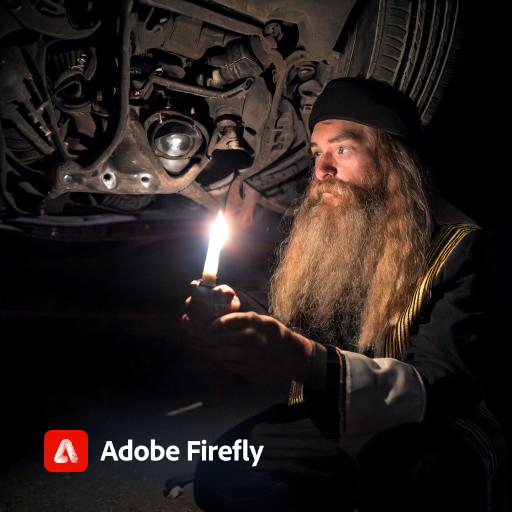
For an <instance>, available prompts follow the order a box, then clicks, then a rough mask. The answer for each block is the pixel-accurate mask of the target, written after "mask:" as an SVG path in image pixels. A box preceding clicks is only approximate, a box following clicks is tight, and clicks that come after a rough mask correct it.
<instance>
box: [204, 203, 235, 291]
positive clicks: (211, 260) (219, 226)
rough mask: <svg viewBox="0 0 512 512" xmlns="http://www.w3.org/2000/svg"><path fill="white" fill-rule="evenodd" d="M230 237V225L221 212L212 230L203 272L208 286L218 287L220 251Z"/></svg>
mask: <svg viewBox="0 0 512 512" xmlns="http://www.w3.org/2000/svg"><path fill="white" fill-rule="evenodd" d="M228 235H229V230H228V224H227V222H226V219H225V218H224V215H223V214H222V210H221V211H219V213H218V215H217V218H216V219H215V221H214V222H213V224H212V227H211V228H210V243H209V244H208V252H207V253H206V261H205V262H204V270H203V282H204V284H206V285H210V286H215V285H216V280H217V271H218V269H219V256H220V251H221V250H222V247H223V246H224V244H225V243H226V240H227V239H228Z"/></svg>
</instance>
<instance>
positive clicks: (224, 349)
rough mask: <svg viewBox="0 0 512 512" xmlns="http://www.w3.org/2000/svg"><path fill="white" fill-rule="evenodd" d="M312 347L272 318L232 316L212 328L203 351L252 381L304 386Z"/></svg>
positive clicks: (238, 314) (202, 348) (253, 314)
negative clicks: (290, 382) (297, 383)
mask: <svg viewBox="0 0 512 512" xmlns="http://www.w3.org/2000/svg"><path fill="white" fill-rule="evenodd" d="M313 343H314V342H313V341H311V340H309V339H307V338H305V337H304V336H301V335H300V334H298V333H296V332H293V331H292V330H290V329H288V328H287V327H286V326H285V325H284V324H282V323H281V322H279V321H278V320H276V319H275V318H272V317H270V316H265V315H258V314H257V313H253V312H250V313H230V314H227V315H224V316H222V317H220V318H218V319H216V320H215V321H214V322H213V323H212V324H211V326H210V328H209V329H208V331H207V332H206V333H205V336H204V337H203V341H202V344H201V351H202V352H203V353H204V354H205V355H207V356H208V357H210V358H211V359H212V361H214V362H215V363H216V364H218V365H219V366H220V367H222V368H224V369H226V370H227V371H229V372H232V373H236V374H239V375H242V376H245V377H247V378H248V379H250V380H254V381H258V382H284V381H290V380H292V379H293V380H297V381H299V382H304V380H305V379H306V378H307V375H308V371H309V366H310V362H311V357H312V352H313Z"/></svg>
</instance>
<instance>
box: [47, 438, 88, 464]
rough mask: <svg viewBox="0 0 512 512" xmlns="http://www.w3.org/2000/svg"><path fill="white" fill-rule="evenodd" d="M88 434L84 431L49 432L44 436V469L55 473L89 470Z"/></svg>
mask: <svg viewBox="0 0 512 512" xmlns="http://www.w3.org/2000/svg"><path fill="white" fill-rule="evenodd" d="M87 463H88V456H87V434H86V433H85V432H84V431H83V430H48V432H46V434H45V435H44V467H45V468H46V469H47V470H48V471H51V472H53V473H78V472H81V471H85V470H86V469H87Z"/></svg>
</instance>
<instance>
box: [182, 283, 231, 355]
mask: <svg viewBox="0 0 512 512" xmlns="http://www.w3.org/2000/svg"><path fill="white" fill-rule="evenodd" d="M190 285H191V287H194V286H198V285H199V281H197V280H195V281H192V282H191V283H190ZM192 289H193V288H192ZM208 291H209V292H211V293H212V294H217V295H218V296H217V297H216V298H215V300H216V301H217V302H218V303H220V304H224V305H225V307H224V311H222V314H227V313H235V312H237V311H239V310H240V299H239V298H238V296H237V294H236V292H235V290H233V288H231V287H230V286H228V285H227V284H220V285H218V286H216V287H215V288H213V289H212V290H208ZM194 309H196V313H199V314H200V313H201V312H200V311H197V309H198V308H197V307H196V308H194V304H193V297H192V295H190V296H189V297H187V299H186V300H185V313H184V314H183V315H182V316H181V323H182V325H183V327H184V329H185V331H186V332H187V334H188V336H189V338H190V340H191V342H192V344H191V348H193V349H194V348H195V349H199V346H198V338H200V337H201V336H202V335H204V334H205V326H204V325H203V322H201V321H198V319H194V314H193V311H194ZM199 320H200V319H199Z"/></svg>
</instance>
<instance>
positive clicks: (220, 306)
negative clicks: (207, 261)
mask: <svg viewBox="0 0 512 512" xmlns="http://www.w3.org/2000/svg"><path fill="white" fill-rule="evenodd" d="M190 286H191V290H190V294H191V296H192V301H191V303H190V308H189V318H190V321H191V322H192V323H194V324H195V325H196V326H198V327H205V326H207V325H208V324H210V323H211V322H213V321H214V320H215V319H216V318H218V317H219V316H222V315H225V314H226V313H227V312H228V308H229V304H230V303H231V296H229V295H225V294H224V293H223V292H222V291H221V290H214V288H215V286H216V283H215V281H213V282H212V281H211V280H204V279H200V280H199V284H192V285H190Z"/></svg>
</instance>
